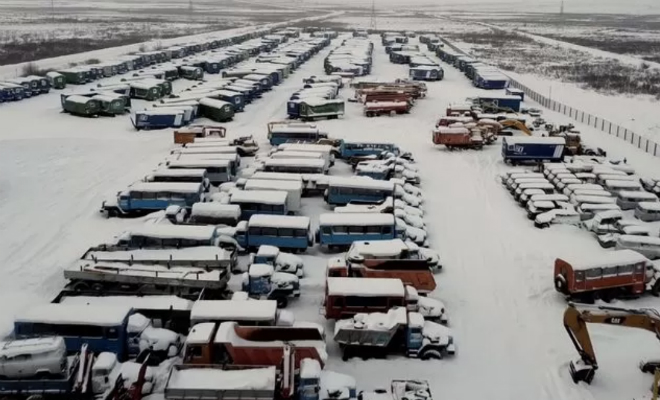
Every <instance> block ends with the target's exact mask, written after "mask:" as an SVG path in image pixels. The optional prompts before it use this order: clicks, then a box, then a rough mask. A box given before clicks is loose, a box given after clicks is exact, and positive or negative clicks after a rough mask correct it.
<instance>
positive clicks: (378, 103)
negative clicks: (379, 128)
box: [364, 101, 408, 108]
mask: <svg viewBox="0 0 660 400" xmlns="http://www.w3.org/2000/svg"><path fill="white" fill-rule="evenodd" d="M407 105H408V103H407V102H405V101H370V102H367V103H364V106H365V107H366V108H381V107H403V106H407Z"/></svg>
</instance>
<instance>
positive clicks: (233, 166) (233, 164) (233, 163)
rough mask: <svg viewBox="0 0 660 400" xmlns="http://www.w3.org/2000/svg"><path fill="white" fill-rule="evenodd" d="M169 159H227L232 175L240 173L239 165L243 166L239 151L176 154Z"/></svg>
mask: <svg viewBox="0 0 660 400" xmlns="http://www.w3.org/2000/svg"><path fill="white" fill-rule="evenodd" d="M167 160H168V161H174V160H178V161H196V160H227V161H229V172H231V175H232V177H235V176H237V175H238V167H240V166H241V156H239V155H238V153H233V154H232V153H214V154H211V153H209V154H175V155H173V156H170V157H168V159H167Z"/></svg>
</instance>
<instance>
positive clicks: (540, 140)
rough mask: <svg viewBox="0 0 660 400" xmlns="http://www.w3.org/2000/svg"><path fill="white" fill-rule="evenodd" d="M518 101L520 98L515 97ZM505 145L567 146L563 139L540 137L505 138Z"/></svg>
mask: <svg viewBox="0 0 660 400" xmlns="http://www.w3.org/2000/svg"><path fill="white" fill-rule="evenodd" d="M514 97H516V98H517V99H518V100H520V98H519V97H518V96H514ZM502 139H503V143H504V144H505V145H512V144H566V140H565V139H564V138H563V137H539V136H503V137H502Z"/></svg>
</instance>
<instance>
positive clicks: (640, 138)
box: [637, 135, 642, 148]
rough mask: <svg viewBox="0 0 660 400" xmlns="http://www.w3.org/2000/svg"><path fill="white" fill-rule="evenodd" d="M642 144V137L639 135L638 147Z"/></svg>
mask: <svg viewBox="0 0 660 400" xmlns="http://www.w3.org/2000/svg"><path fill="white" fill-rule="evenodd" d="M641 145H642V137H641V136H639V135H637V148H639V146H641Z"/></svg>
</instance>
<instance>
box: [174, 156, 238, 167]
mask: <svg viewBox="0 0 660 400" xmlns="http://www.w3.org/2000/svg"><path fill="white" fill-rule="evenodd" d="M229 163H230V161H229V160H220V159H201V158H185V159H180V160H172V161H169V162H168V163H167V166H168V167H169V168H173V169H174V168H186V169H187V168H214V167H220V168H228V167H229Z"/></svg>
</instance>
